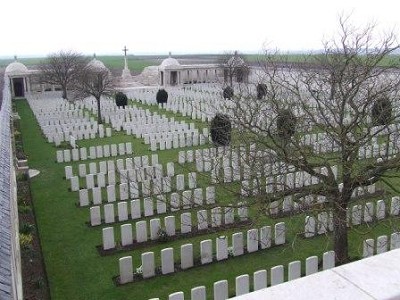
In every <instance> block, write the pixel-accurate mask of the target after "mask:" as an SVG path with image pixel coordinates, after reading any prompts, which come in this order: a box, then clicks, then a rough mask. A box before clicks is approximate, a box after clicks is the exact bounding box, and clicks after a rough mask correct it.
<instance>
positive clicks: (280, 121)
mask: <svg viewBox="0 0 400 300" xmlns="http://www.w3.org/2000/svg"><path fill="white" fill-rule="evenodd" d="M296 123H297V121H296V117H295V115H294V114H293V113H292V111H291V110H289V109H284V110H282V111H280V112H278V117H277V119H276V127H277V130H278V135H279V136H280V137H282V138H289V137H291V136H292V135H293V134H294V133H295V131H296Z"/></svg>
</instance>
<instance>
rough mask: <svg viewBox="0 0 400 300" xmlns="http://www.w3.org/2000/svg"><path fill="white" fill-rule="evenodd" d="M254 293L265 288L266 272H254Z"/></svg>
mask: <svg viewBox="0 0 400 300" xmlns="http://www.w3.org/2000/svg"><path fill="white" fill-rule="evenodd" d="M253 280H254V284H253V285H254V291H258V290H261V289H264V288H266V287H267V270H259V271H256V272H254V277H253Z"/></svg>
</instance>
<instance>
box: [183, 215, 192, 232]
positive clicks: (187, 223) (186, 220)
mask: <svg viewBox="0 0 400 300" xmlns="http://www.w3.org/2000/svg"><path fill="white" fill-rule="evenodd" d="M191 231H192V214H191V213H190V212H186V213H183V214H181V233H188V232H191Z"/></svg>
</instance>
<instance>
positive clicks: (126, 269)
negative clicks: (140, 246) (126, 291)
mask: <svg viewBox="0 0 400 300" xmlns="http://www.w3.org/2000/svg"><path fill="white" fill-rule="evenodd" d="M132 281H133V267H132V256H125V257H121V258H120V259H119V282H120V283H121V284H124V283H127V282H132Z"/></svg>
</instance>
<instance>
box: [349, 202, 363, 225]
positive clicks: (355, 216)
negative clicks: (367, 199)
mask: <svg viewBox="0 0 400 300" xmlns="http://www.w3.org/2000/svg"><path fill="white" fill-rule="evenodd" d="M351 215H352V224H353V225H360V224H361V220H362V206H361V205H360V204H358V205H354V206H353V208H352V211H351Z"/></svg>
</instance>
